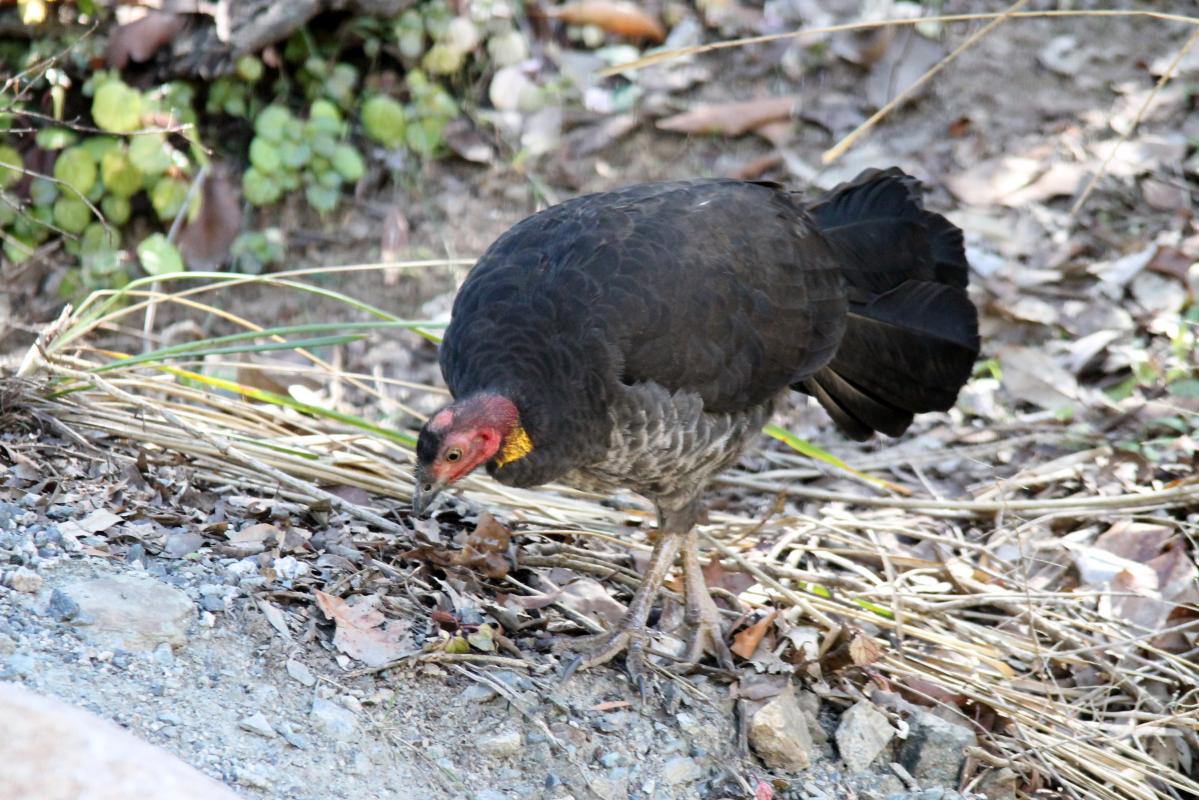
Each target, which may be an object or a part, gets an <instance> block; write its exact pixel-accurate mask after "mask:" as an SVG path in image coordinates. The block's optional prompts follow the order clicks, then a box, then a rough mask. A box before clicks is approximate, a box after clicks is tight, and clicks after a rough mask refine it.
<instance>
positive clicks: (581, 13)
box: [545, 0, 666, 43]
mask: <svg viewBox="0 0 1199 800" xmlns="http://www.w3.org/2000/svg"><path fill="white" fill-rule="evenodd" d="M545 13H546V16H549V17H553V18H555V19H558V20H561V21H562V22H564V23H566V24H567V25H595V26H597V27H599V28H601V29H602V30H604V31H606V32H608V33H614V34H616V35H617V36H627V37H629V38H630V39H648V40H649V41H651V42H655V43H657V42H661V41H662V40H663V39H665V38H666V29H665V28H663V27H662V24H661V23H660V22H658V20H656V19H654V18H653V17H651V16H650V15H649V14H648V13H646V12H645V11H644V10H643V9H641V8H640V7H639V6H638V5H637V4H635V3H627V2H620V0H581V1H580V2H577V3H568V4H567V5H564V6H560V7H558V8H548V9H546V12H545Z"/></svg>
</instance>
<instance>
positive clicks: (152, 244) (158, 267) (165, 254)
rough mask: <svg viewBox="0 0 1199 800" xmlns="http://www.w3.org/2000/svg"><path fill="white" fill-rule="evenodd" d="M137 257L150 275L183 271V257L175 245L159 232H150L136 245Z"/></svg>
mask: <svg viewBox="0 0 1199 800" xmlns="http://www.w3.org/2000/svg"><path fill="white" fill-rule="evenodd" d="M137 258H138V260H139V261H141V263H142V269H144V270H145V271H146V272H147V273H148V274H150V275H165V274H167V273H169V272H183V269H184V267H183V257H182V256H180V255H179V251H178V250H177V249H175V245H173V244H171V242H170V241H169V240H168V239H167V237H166V236H164V235H163V234H161V233H152V234H150V235H149V236H147V237H146V238H145V239H143V240H142V243H141V244H139V245H138V246H137Z"/></svg>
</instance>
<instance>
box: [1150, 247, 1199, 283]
mask: <svg viewBox="0 0 1199 800" xmlns="http://www.w3.org/2000/svg"><path fill="white" fill-rule="evenodd" d="M1194 263H1195V258H1194V257H1192V256H1190V255H1188V254H1187V253H1186V251H1185V250H1180V249H1179V248H1177V247H1159V248H1158V249H1157V254H1156V255H1154V256H1153V260H1152V261H1150V262H1149V265H1148V266H1147V267H1146V269H1150V270H1153V271H1154V272H1157V273H1159V274H1161V275H1165V276H1167V277H1170V278H1177V279H1178V280H1180V281H1184V282H1185V281H1186V279H1187V271H1188V270H1189V269H1190V268H1191V265H1192V264H1194Z"/></svg>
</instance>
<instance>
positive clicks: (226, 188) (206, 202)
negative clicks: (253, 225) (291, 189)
mask: <svg viewBox="0 0 1199 800" xmlns="http://www.w3.org/2000/svg"><path fill="white" fill-rule="evenodd" d="M239 233H241V192H240V191H239V190H238V188H237V186H236V185H235V184H234V182H233V181H232V180H231V179H230V177H229V169H228V167H226V166H225V165H224V164H218V163H215V162H214V163H213V164H212V165H211V171H210V172H209V173H208V176H207V177H206V178H205V179H204V183H203V184H202V185H201V187H200V209H199V212H198V213H197V214H196V217H195V218H194V219H191V220H188V221H187V223H186V224H185V225H184V227H183V230H181V231H180V232H179V238H178V240H177V244H178V245H179V252H180V253H181V254H182V255H183V258H184V260H186V261H187V266H188V268H190V269H194V270H213V269H216V268H218V267H220V266H221V264H223V263H224V262H225V259H226V258H228V257H229V248H230V247H231V246H232V245H233V240H234V239H236V238H237V235H238V234H239Z"/></svg>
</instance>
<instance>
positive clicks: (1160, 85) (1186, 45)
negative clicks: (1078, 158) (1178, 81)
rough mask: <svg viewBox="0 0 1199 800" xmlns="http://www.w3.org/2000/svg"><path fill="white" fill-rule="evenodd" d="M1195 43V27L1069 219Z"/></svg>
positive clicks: (1198, 35)
mask: <svg viewBox="0 0 1199 800" xmlns="http://www.w3.org/2000/svg"><path fill="white" fill-rule="evenodd" d="M1195 42H1199V27H1196V28H1195V30H1194V31H1192V32H1191V35H1190V36H1188V37H1187V40H1186V41H1185V42H1183V45H1182V47H1181V48H1179V50H1178V53H1177V54H1175V56H1174V60H1173V61H1171V62H1170V66H1169V67H1167V68H1166V71H1165V72H1163V73H1162V76H1161V77H1160V78H1158V80H1157V83H1156V84H1154V86H1153V90H1152V91H1151V92H1149V94H1148V95H1147V96H1146V97H1145V102H1143V103H1141V107H1140V108H1138V109H1137V113H1136V116H1135V117H1133V118H1132V124H1131V125H1129V126H1128V129H1127V130H1125V131H1124V132H1123V133H1122V134H1120V138H1119V139H1117V140H1116V143H1115V144H1114V145H1113V146H1112V149H1111V152H1109V153H1108V154H1107V157H1106V158H1104V159H1103V163H1102V164H1100V165H1099V169H1098V170H1097V171H1096V172H1095V174H1094V175H1092V176H1091V179H1090V180H1089V181H1087V185H1086V187H1084V188H1083V190H1082V194H1080V195H1079V196H1078V199H1077V200H1075V201H1074V205H1072V206H1071V207H1070V219H1074V218H1076V217H1077V216H1078V212H1079V211H1081V210H1082V207H1083V204H1084V203H1086V202H1087V198H1088V197H1090V196H1091V192H1093V191H1094V190H1095V186H1096V185H1097V184H1098V183H1099V181H1100V180H1101V179H1102V178H1103V176H1104V175H1106V174H1107V168H1108V166H1109V165H1110V164H1111V163H1112V159H1114V158H1115V157H1116V151H1117V150H1119V149H1120V148H1121V147H1122V146H1123V145H1124V143H1125V142H1126V141H1128V137H1129V136H1131V135H1132V132H1133V131H1135V130H1136V129H1137V127H1138V126H1139V125H1140V124H1141V119H1142V118H1143V117H1144V116H1145V112H1147V111H1148V110H1149V106H1151V105H1152V104H1153V101H1154V100H1155V99H1157V96H1158V94H1160V93H1161V90H1162V89H1164V88H1165V86H1166V84H1167V83H1169V82H1170V79H1171V78H1173V77H1174V73H1175V72H1176V71H1177V70H1178V66H1179V65H1180V64H1181V63H1182V60H1183V59H1184V58H1186V54H1187V53H1189V52H1190V51H1191V48H1192V47H1194V46H1195Z"/></svg>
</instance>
